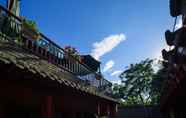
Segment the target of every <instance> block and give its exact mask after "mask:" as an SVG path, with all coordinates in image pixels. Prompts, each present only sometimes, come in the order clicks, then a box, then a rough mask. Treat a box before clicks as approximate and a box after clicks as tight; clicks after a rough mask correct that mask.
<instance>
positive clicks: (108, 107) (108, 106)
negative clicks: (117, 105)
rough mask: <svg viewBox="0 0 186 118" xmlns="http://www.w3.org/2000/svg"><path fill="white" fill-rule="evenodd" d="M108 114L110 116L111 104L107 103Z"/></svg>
mask: <svg viewBox="0 0 186 118" xmlns="http://www.w3.org/2000/svg"><path fill="white" fill-rule="evenodd" d="M107 116H108V118H110V105H109V104H107Z"/></svg>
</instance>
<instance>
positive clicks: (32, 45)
mask: <svg viewBox="0 0 186 118" xmlns="http://www.w3.org/2000/svg"><path fill="white" fill-rule="evenodd" d="M0 39H1V40H9V41H11V42H14V43H16V44H17V45H19V46H20V47H22V48H24V49H26V50H28V51H30V52H31V53H33V54H35V55H37V56H39V57H40V58H42V59H45V60H47V61H48V62H49V63H52V64H55V65H56V66H58V67H60V68H61V69H63V70H65V71H66V72H68V73H70V74H72V75H74V76H76V78H78V79H81V80H84V81H86V82H88V84H90V85H91V86H95V87H97V88H101V89H103V88H104V87H110V85H111V83H110V82H108V81H107V80H105V79H103V78H102V77H101V75H100V74H99V73H98V72H95V71H94V70H92V69H91V68H90V67H89V66H87V65H86V64H84V63H82V62H81V61H79V60H78V59H76V58H74V57H73V56H72V55H69V54H68V53H67V52H65V50H64V49H63V48H61V47H60V46H59V45H57V44H56V43H54V42H53V41H52V40H50V38H48V37H47V36H45V35H44V34H42V33H40V38H39V40H34V39H31V38H28V37H26V36H25V35H24V32H23V21H22V19H21V18H19V17H17V16H15V15H14V14H12V13H10V12H9V11H8V10H7V9H6V8H4V7H2V6H0ZM97 78H100V79H97ZM72 79H73V78H72ZM74 79H75V78H74Z"/></svg>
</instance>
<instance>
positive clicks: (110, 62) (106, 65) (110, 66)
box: [103, 60, 115, 72]
mask: <svg viewBox="0 0 186 118" xmlns="http://www.w3.org/2000/svg"><path fill="white" fill-rule="evenodd" d="M114 64H115V62H114V61H113V60H110V61H108V62H107V63H106V64H105V66H104V69H103V72H106V71H108V70H110V69H111V68H112V67H113V66H114Z"/></svg>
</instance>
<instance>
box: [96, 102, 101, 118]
mask: <svg viewBox="0 0 186 118" xmlns="http://www.w3.org/2000/svg"><path fill="white" fill-rule="evenodd" d="M100 114H101V104H100V103H99V102H98V104H97V115H98V116H100Z"/></svg>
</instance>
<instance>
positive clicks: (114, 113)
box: [110, 104, 118, 118]
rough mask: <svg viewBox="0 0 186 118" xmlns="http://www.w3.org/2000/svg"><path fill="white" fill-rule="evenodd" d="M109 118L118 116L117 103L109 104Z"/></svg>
mask: <svg viewBox="0 0 186 118" xmlns="http://www.w3.org/2000/svg"><path fill="white" fill-rule="evenodd" d="M110 116H111V118H118V106H117V104H113V105H110Z"/></svg>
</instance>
